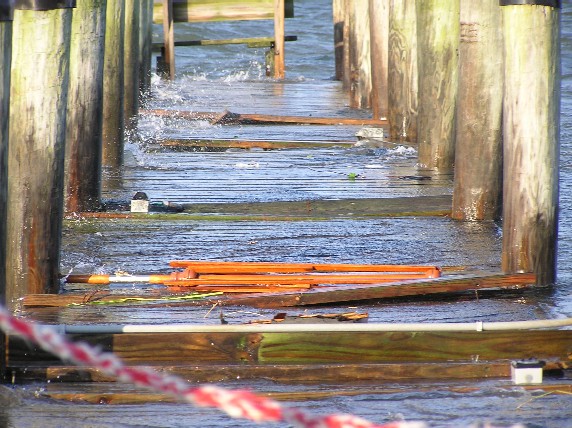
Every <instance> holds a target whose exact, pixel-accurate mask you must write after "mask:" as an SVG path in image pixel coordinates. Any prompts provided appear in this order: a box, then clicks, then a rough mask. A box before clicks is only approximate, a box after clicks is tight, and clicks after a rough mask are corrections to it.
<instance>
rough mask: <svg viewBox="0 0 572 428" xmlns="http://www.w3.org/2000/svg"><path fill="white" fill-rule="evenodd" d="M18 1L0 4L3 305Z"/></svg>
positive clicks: (1, 346)
mask: <svg viewBox="0 0 572 428" xmlns="http://www.w3.org/2000/svg"><path fill="white" fill-rule="evenodd" d="M13 16H14V2H13V1H12V0H2V1H0V48H1V52H2V54H0V305H4V304H5V303H6V242H5V238H6V214H7V193H8V123H9V121H10V111H9V110H10V63H11V61H12V19H13ZM0 350H2V355H0V380H5V378H6V336H5V335H4V334H0Z"/></svg>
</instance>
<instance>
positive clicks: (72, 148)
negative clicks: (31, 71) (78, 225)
mask: <svg viewBox="0 0 572 428" xmlns="http://www.w3.org/2000/svg"><path fill="white" fill-rule="evenodd" d="M106 5H107V0H83V1H81V2H79V3H78V5H77V8H76V9H74V11H73V19H72V38H71V50H70V86H69V92H68V111H67V126H66V174H65V181H66V184H65V189H66V211H68V212H82V211H93V210H95V209H97V207H98V206H99V205H100V199H101V144H102V126H103V64H104V60H103V56H104V51H105V10H106Z"/></svg>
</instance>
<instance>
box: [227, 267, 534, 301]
mask: <svg viewBox="0 0 572 428" xmlns="http://www.w3.org/2000/svg"><path fill="white" fill-rule="evenodd" d="M535 282H536V276H535V275H534V274H532V273H519V274H497V275H485V276H482V275H471V276H463V277H453V278H451V277H447V278H438V279H426V280H420V281H416V282H409V283H390V284H381V285H356V286H344V287H327V288H314V289H312V290H310V291H308V292H304V293H282V294H271V295H263V296H245V297H238V298H233V299H232V300H226V301H225V300H221V304H232V305H245V306H251V307H256V308H280V307H288V306H306V305H321V304H332V303H341V302H357V301H362V300H372V299H387V298H396V297H405V296H420V295H432V294H447V293H458V292H468V291H472V292H478V291H480V290H491V289H512V290H514V289H521V288H526V287H531V286H534V284H535Z"/></svg>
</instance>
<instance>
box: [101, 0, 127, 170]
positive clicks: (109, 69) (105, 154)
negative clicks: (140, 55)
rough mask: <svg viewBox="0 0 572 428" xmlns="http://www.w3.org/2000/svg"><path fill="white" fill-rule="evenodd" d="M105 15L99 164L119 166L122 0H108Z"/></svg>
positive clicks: (121, 127)
mask: <svg viewBox="0 0 572 428" xmlns="http://www.w3.org/2000/svg"><path fill="white" fill-rule="evenodd" d="M106 15H107V16H106V24H105V62H104V69H103V70H104V71H103V73H104V74H103V76H104V79H103V90H104V92H103V151H102V163H103V165H104V166H108V167H118V166H120V165H121V164H122V163H123V144H124V130H125V114H124V109H123V104H124V99H125V95H124V92H125V90H124V86H125V82H124V73H125V70H124V30H125V0H107V9H106Z"/></svg>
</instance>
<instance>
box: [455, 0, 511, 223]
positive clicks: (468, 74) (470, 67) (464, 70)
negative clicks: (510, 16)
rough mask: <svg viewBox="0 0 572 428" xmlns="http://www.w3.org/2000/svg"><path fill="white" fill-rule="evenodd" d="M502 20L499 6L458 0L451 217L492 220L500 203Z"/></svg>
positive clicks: (489, 1) (491, 0)
mask: <svg viewBox="0 0 572 428" xmlns="http://www.w3.org/2000/svg"><path fill="white" fill-rule="evenodd" d="M502 48H503V44H502V15H501V11H500V7H499V4H498V1H497V0H482V1H479V2H475V1H471V0H461V43H460V47H459V95H458V101H457V124H456V133H457V134H456V141H457V144H456V149H455V183H454V191H453V208H452V213H451V215H452V217H453V218H454V219H456V220H469V221H474V220H496V219H498V218H499V217H500V213H501V199H502V93H503V80H504V79H503V59H502Z"/></svg>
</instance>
